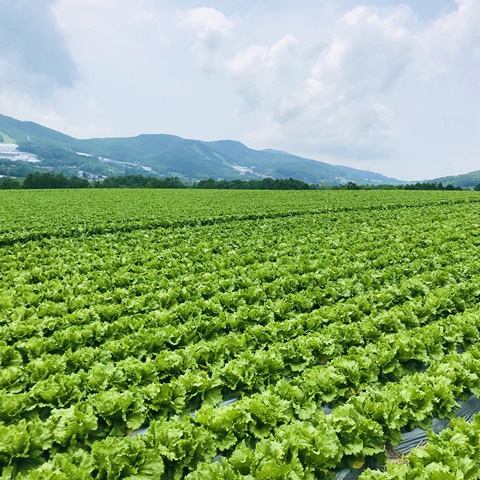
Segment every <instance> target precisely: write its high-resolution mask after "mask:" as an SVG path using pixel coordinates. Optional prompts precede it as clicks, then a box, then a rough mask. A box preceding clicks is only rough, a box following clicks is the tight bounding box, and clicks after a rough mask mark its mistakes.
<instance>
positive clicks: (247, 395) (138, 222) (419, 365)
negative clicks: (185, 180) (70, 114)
mask: <svg viewBox="0 0 480 480" xmlns="http://www.w3.org/2000/svg"><path fill="white" fill-rule="evenodd" d="M92 194H93V195H94V196H95V198H92V197H90V195H92ZM250 194H252V195H250ZM479 202H480V196H478V195H477V194H476V193H474V192H228V191H227V192H223V191H215V192H208V191H169V192H163V191H160V192H159V191H153V192H152V191H148V190H142V191H132V190H128V191H125V192H122V191H118V190H116V191H111V192H110V191H95V192H69V191H63V192H62V191H53V192H52V191H50V192H47V191H45V192H41V191H40V192H28V191H21V192H4V193H1V196H0V205H2V206H4V208H5V212H6V214H5V216H4V217H2V220H1V222H2V223H1V225H0V230H1V234H0V244H1V247H0V264H1V275H0V368H1V370H0V466H1V468H2V470H1V472H2V475H3V477H2V478H5V479H8V478H16V479H55V480H57V479H84V478H98V479H117V478H130V479H134V478H135V479H147V478H157V479H182V478H188V479H189V480H194V479H198V480H200V479H222V478H224V479H237V478H238V479H241V478H247V479H257V478H258V479H316V478H327V479H328V478H335V476H336V475H337V474H338V473H339V471H340V470H341V469H350V470H351V471H352V472H358V474H359V475H360V477H359V478H360V479H362V480H370V479H374V478H379V479H396V478H399V479H417V478H425V479H427V478H432V479H433V478H438V479H444V478H445V479H450V478H452V479H457V478H458V479H460V478H472V479H473V478H480V476H479V475H478V473H477V472H478V471H480V447H478V445H480V441H479V440H480V439H479V438H478V436H479V435H480V417H477V416H475V417H474V419H473V421H471V422H467V421H466V420H464V419H462V418H455V419H453V420H452V421H451V423H450V425H449V426H448V428H446V429H445V430H443V431H442V432H441V433H439V434H434V433H433V432H430V433H429V434H428V442H427V444H426V446H425V447H424V448H421V449H414V450H413V451H412V452H411V453H409V454H408V455H407V456H406V457H402V456H401V455H400V454H399V453H398V452H396V451H395V447H396V446H397V445H398V444H399V443H400V442H401V441H402V438H403V434H405V432H409V431H411V430H412V429H414V428H417V427H420V428H423V429H429V428H430V426H431V424H432V419H434V418H440V419H443V418H453V417H455V416H456V412H457V410H458V403H457V402H458V401H462V400H465V399H467V398H469V397H471V396H472V394H473V395H475V396H477V397H479V396H480V344H479V338H480V305H479V300H480V249H479V246H480V228H479V227H480V215H479V213H478V206H479ZM7 207H8V208H7ZM69 212H70V213H71V214H70V216H69ZM82 212H83V213H82ZM27 219H28V221H27ZM367 467H369V468H367ZM344 471H345V470H344ZM362 471H363V473H361V474H360V472H362Z"/></svg>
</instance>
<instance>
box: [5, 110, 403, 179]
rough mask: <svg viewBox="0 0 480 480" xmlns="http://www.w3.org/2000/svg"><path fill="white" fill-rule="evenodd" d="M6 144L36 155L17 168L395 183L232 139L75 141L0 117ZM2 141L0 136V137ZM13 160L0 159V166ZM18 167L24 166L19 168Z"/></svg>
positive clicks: (93, 173)
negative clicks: (35, 162)
mask: <svg viewBox="0 0 480 480" xmlns="http://www.w3.org/2000/svg"><path fill="white" fill-rule="evenodd" d="M0 136H2V137H3V140H4V141H5V143H11V142H14V143H16V144H18V149H19V150H21V151H24V152H28V153H30V154H33V155H36V156H37V157H38V158H39V159H40V160H41V162H40V163H37V164H35V165H34V166H33V165H30V166H27V165H22V164H21V162H18V167H22V168H23V169H25V168H32V169H36V170H41V169H45V168H48V169H49V170H50V171H54V172H61V173H66V174H70V175H76V174H82V175H87V176H90V177H99V176H111V175H123V174H133V173H142V174H148V175H155V176H179V177H183V178H185V179H190V180H201V179H206V178H214V179H222V178H223V179H228V180H230V179H234V178H243V179H261V178H265V177H273V178H289V177H292V178H296V179H299V180H303V181H305V182H308V183H333V184H338V183H343V182H348V181H353V182H356V183H400V182H399V181H398V180H395V179H393V178H387V177H385V176H383V175H380V174H378V173H373V172H366V171H362V170H356V169H353V168H349V167H342V166H336V165H330V164H328V163H324V162H317V161H315V160H310V159H306V158H302V157H298V156H295V155H291V154H289V153H286V152H280V151H276V150H253V149H251V148H248V147H247V146H245V145H244V144H242V143H240V142H237V141H232V140H220V141H214V142H203V141H200V140H189V139H184V138H181V137H177V136H175V135H163V134H155V135H146V134H144V135H139V136H137V137H129V138H92V139H87V140H79V139H76V138H73V137H70V136H68V135H64V134H62V133H60V132H57V131H55V130H52V129H50V128H46V127H43V126H41V125H38V124H36V123H33V122H21V121H19V120H15V119H13V118H10V117H6V116H4V115H0ZM0 140H1V139H0ZM11 163H12V162H10V163H8V159H6V158H3V159H2V158H0V174H2V167H5V166H8V167H9V168H10V170H11V169H12V168H13V167H12V165H11ZM22 171H23V170H22Z"/></svg>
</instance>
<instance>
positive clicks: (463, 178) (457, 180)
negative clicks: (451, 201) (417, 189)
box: [432, 170, 480, 188]
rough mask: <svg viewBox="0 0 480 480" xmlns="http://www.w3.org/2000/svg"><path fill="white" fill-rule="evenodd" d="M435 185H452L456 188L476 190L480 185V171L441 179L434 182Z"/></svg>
mask: <svg viewBox="0 0 480 480" xmlns="http://www.w3.org/2000/svg"><path fill="white" fill-rule="evenodd" d="M432 182H435V183H442V184H443V185H444V186H445V185H448V184H451V185H453V186H454V187H462V188H475V187H476V186H477V185H479V184H480V170H475V171H474V172H470V173H464V174H462V175H452V176H449V177H441V178H436V179H434V180H432Z"/></svg>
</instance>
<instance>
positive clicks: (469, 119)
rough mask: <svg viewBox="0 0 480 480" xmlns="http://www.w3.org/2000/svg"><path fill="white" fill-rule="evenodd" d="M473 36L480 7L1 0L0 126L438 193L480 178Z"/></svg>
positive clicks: (479, 40) (479, 56)
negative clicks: (28, 126) (274, 159)
mask: <svg viewBox="0 0 480 480" xmlns="http://www.w3.org/2000/svg"><path fill="white" fill-rule="evenodd" d="M479 32H480V2H479V1H478V0H457V1H453V0H437V1H426V0H423V1H417V2H413V1H409V2H403V3H402V2H397V1H394V0H375V1H370V2H359V1H353V0H337V1H335V2H334V1H321V0H315V1H314V0H288V1H287V0H276V1H273V0H265V1H262V2H259V1H256V2H254V1H242V2H238V0H236V1H233V0H222V1H210V2H209V3H205V2H204V1H201V0H195V1H193V0H186V1H182V2H178V1H176V2H174V1H173V0H101V1H99V0H44V1H42V2H39V1H38V0H22V1H21V2H19V1H18V0H3V2H2V15H1V16H0V113H3V114H5V115H10V116H13V117H15V118H19V119H22V120H32V121H35V122H38V123H41V124H43V125H46V126H49V127H51V128H54V129H57V130H60V131H62V132H65V133H68V134H70V135H73V136H76V137H80V138H87V137H104V136H132V135H138V134H140V133H169V134H176V135H180V136H183V137H187V138H196V139H202V140H217V139H226V138H228V139H234V140H239V141H242V142H244V143H245V144H247V145H248V146H250V147H252V148H258V149H261V148H276V149H280V150H286V151H289V152H291V153H295V154H298V155H302V156H306V157H309V158H315V159H319V160H323V161H327V162H329V163H333V164H339V165H348V166H352V167H355V168H363V169H369V170H373V171H377V172H380V173H383V174H386V175H390V176H395V177H397V178H401V179H408V180H413V179H424V178H434V177H439V176H442V175H448V174H457V173H463V172H468V171H472V170H478V169H480V135H478V132H480V93H479V89H478V85H480V33H479Z"/></svg>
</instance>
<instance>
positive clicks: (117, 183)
mask: <svg viewBox="0 0 480 480" xmlns="http://www.w3.org/2000/svg"><path fill="white" fill-rule="evenodd" d="M53 188H198V189H221V190H319V189H322V190H326V189H333V190H373V189H375V190H462V188H461V187H455V186H453V185H451V184H448V185H445V186H444V185H443V184H442V183H435V182H417V183H409V184H406V185H358V184H356V183H355V182H348V183H345V184H343V185H330V186H326V185H311V184H308V183H306V182H303V181H302V180H296V179H294V178H286V179H273V178H264V179H262V180H239V179H237V180H214V179H213V178H209V179H207V180H200V181H198V182H194V183H193V184H186V183H184V182H183V181H182V180H181V179H180V178H178V177H166V178H156V177H147V176H144V175H125V176H119V177H108V178H105V179H104V180H96V181H89V180H87V179H85V178H80V177H70V178H67V177H66V176H65V175H63V174H61V173H59V174H54V173H49V172H46V173H40V172H35V173H29V174H28V175H27V176H26V178H25V179H24V180H23V181H21V180H19V179H15V178H12V177H5V178H0V189H2V190H8V189H53ZM475 190H477V191H480V184H479V185H477V186H476V187H475Z"/></svg>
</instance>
